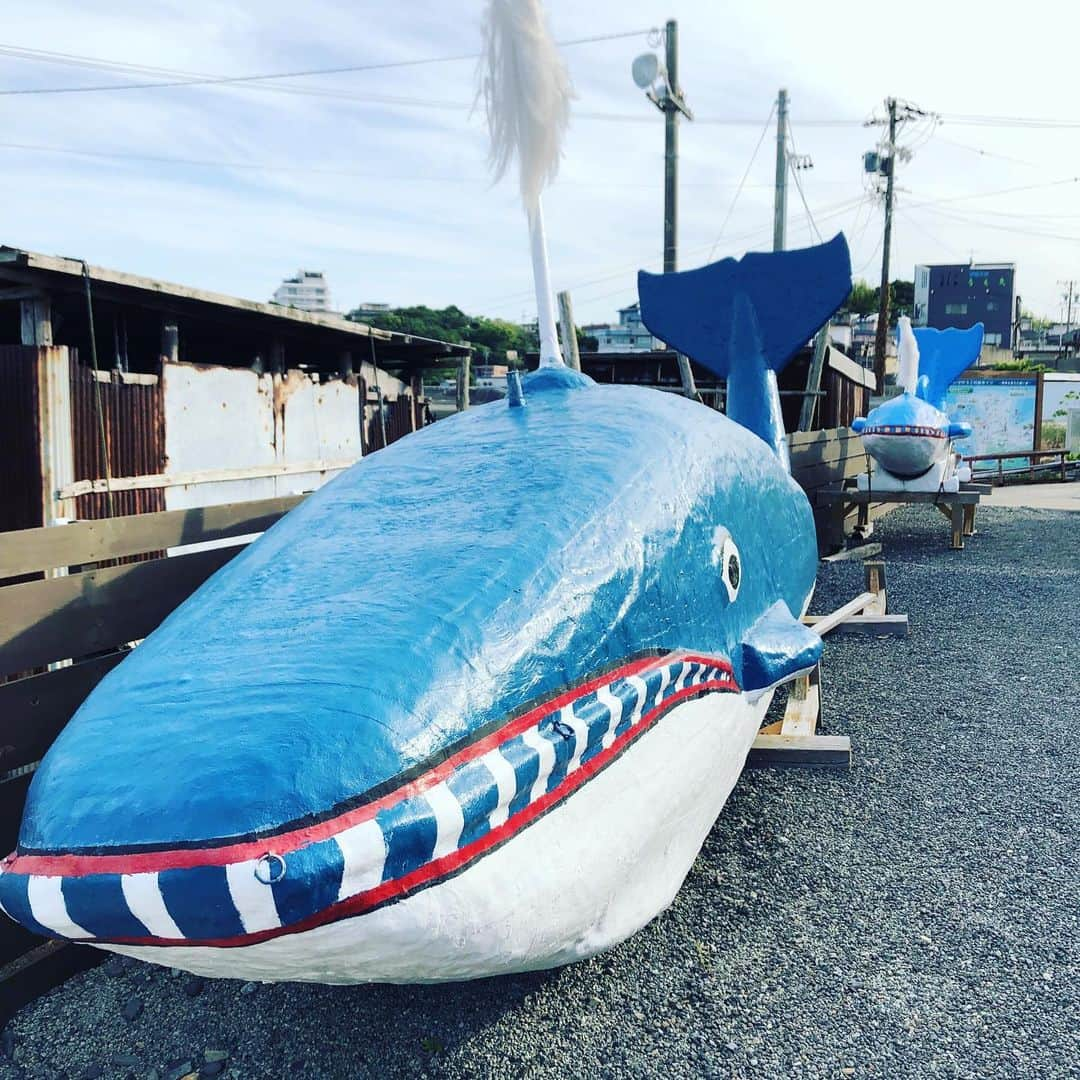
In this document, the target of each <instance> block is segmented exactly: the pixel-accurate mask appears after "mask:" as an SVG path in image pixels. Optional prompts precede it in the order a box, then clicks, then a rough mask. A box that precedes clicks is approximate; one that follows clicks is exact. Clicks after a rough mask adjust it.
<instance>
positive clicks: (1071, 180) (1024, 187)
mask: <svg viewBox="0 0 1080 1080" xmlns="http://www.w3.org/2000/svg"><path fill="white" fill-rule="evenodd" d="M1076 183H1080V176H1069V177H1066V178H1064V179H1062V180H1048V181H1046V183H1043V184H1021V185H1020V186H1019V187H1008V188H998V189H997V190H996V191H975V192H970V193H969V194H967V195H948V196H945V197H944V198H941V199H928V200H926V201H924V202H919V203H911V204H909V205H908V207H907V209H908V210H917V209H918V208H919V207H920V206H939V205H941V204H942V203H950V202H963V201H965V200H967V199H988V198H990V197H991V196H994V195H1012V194H1015V193H1016V192H1019V191H1040V190H1045V189H1046V188H1052V187H1062V186H1063V185H1065V184H1076Z"/></svg>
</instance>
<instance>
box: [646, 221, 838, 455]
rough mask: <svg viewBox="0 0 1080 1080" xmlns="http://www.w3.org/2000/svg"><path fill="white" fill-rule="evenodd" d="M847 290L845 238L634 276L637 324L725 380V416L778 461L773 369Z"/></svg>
mask: <svg viewBox="0 0 1080 1080" xmlns="http://www.w3.org/2000/svg"><path fill="white" fill-rule="evenodd" d="M850 291H851V259H850V256H849V254H848V246H847V241H846V240H845V239H844V237H843V234H842V233H841V234H838V235H837V236H835V237H834V238H833V239H832V240H830V241H829V242H828V243H827V244H820V245H818V246H817V247H812V248H803V249H801V250H799V251H777V252H772V253H769V254H749V255H745V256H743V258H742V259H738V260H736V259H723V260H721V261H720V262H716V263H710V264H709V265H708V266H703V267H701V268H700V269H698V270H686V271H682V272H680V273H673V274H649V273H646V272H645V271H644V270H643V271H640V272H639V273H638V295H639V297H640V299H641V319H642V322H644V323H645V325H646V326H647V327H648V328H649V330H650V331H651V332H652V333H653V334H654V335H655V336H656V337H658V338H660V339H661V340H663V341H665V342H667V343H668V344H669V345H670V346H672V348H675V349H678V350H679V352H683V353H685V354H686V355H687V356H689V357H691V358H692V359H694V360H696V361H697V362H698V363H699V364H703V365H704V366H705V367H707V368H709V370H710V371H714V372H715V373H716V374H717V375H719V376H721V377H722V378H726V379H727V380H728V415H730V416H731V417H732V419H734V420H736V421H737V422H738V423H740V424H742V425H743V426H744V427H748V428H749V429H750V430H751V431H753V432H754V433H755V434H756V435H759V436H761V438H762V439H764V440H765V441H766V442H767V443H768V444H769V445H770V446H771V447H773V449H774V450H776V451H777V453H778V454H780V455H781V457H784V456H785V454H786V444H785V440H784V427H783V423H782V422H781V417H780V401H779V398H778V396H777V394H776V375H775V373H776V372H777V371H782V370H783V369H784V367H785V366H786V365H787V362H788V361H789V360H790V359H791V357H792V356H793V355H794V354H795V353H796V352H797V351H798V350H799V349H800V348H801V347H802V346H803V345H805V344H806V342H807V341H809V339H810V337H811V336H812V335H813V333H814V331H816V330H817V329H818V328H819V327H820V326H821V325H822V323H824V322H825V320H826V319H828V318H829V316H830V315H832V313H833V312H834V311H836V309H837V308H838V307H839V306H840V305H841V304H842V303H843V302H844V300H845V299H846V298H847V295H848V293H849V292H850Z"/></svg>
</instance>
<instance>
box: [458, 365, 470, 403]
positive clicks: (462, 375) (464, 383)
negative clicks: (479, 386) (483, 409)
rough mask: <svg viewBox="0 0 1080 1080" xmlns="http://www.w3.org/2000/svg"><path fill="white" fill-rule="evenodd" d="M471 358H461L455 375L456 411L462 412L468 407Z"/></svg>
mask: <svg viewBox="0 0 1080 1080" xmlns="http://www.w3.org/2000/svg"><path fill="white" fill-rule="evenodd" d="M471 366H472V365H471V358H470V357H468V356H463V357H462V358H461V363H460V364H459V365H458V373H457V411H458V412H464V411H465V410H466V409H467V408H468V407H469V369H470V367H471Z"/></svg>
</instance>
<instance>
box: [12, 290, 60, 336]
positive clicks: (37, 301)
mask: <svg viewBox="0 0 1080 1080" xmlns="http://www.w3.org/2000/svg"><path fill="white" fill-rule="evenodd" d="M19 324H20V331H21V336H22V343H23V344H24V345H51V344H52V343H53V337H52V305H51V304H50V303H49V298H48V297H47V296H32V297H29V298H28V299H26V300H20V301H19Z"/></svg>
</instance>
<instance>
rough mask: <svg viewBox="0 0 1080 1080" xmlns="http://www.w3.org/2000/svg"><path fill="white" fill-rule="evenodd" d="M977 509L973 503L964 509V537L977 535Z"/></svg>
mask: <svg viewBox="0 0 1080 1080" xmlns="http://www.w3.org/2000/svg"><path fill="white" fill-rule="evenodd" d="M1062 460H1063V461H1064V458H1062ZM977 509H978V507H977V506H976V505H975V504H974V503H972V504H971V505H970V506H965V507H964V535H965V536H974V535H975V511H976V510H977Z"/></svg>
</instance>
